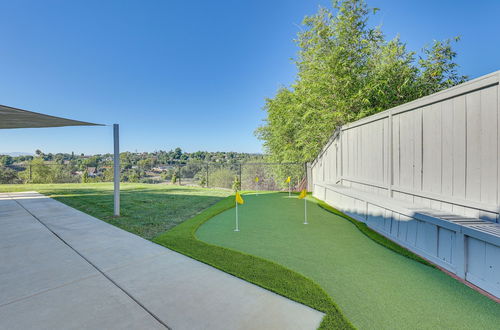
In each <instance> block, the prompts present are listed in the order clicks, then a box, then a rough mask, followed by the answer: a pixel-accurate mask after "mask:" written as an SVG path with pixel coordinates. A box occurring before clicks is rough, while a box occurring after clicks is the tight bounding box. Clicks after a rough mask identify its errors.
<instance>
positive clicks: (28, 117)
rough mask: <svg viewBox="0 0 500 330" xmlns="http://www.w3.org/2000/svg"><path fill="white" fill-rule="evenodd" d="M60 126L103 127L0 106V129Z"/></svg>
mask: <svg viewBox="0 0 500 330" xmlns="http://www.w3.org/2000/svg"><path fill="white" fill-rule="evenodd" d="M62 126H103V125H102V124H94V123H87V122H84V121H78V120H72V119H66V118H61V117H54V116H49V115H44V114H42V113H37V112H32V111H27V110H22V109H17V108H12V107H8V106H5V105H0V129H3V128H36V127H62Z"/></svg>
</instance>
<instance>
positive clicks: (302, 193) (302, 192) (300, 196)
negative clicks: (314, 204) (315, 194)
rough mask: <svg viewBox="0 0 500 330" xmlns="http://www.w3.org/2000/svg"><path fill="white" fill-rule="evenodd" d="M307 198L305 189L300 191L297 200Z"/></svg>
mask: <svg viewBox="0 0 500 330" xmlns="http://www.w3.org/2000/svg"><path fill="white" fill-rule="evenodd" d="M306 196H307V191H306V190H305V189H302V191H301V192H300V195H299V199H302V198H305V197H306Z"/></svg>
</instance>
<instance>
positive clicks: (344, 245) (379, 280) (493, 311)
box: [196, 193, 500, 329]
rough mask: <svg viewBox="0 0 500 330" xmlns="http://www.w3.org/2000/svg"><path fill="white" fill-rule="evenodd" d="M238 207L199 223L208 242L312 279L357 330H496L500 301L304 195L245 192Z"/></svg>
mask: <svg viewBox="0 0 500 330" xmlns="http://www.w3.org/2000/svg"><path fill="white" fill-rule="evenodd" d="M244 199H245V204H244V205H241V206H240V207H239V212H240V213H239V214H240V230H241V231H240V232H234V231H233V229H234V212H235V210H234V209H231V210H228V211H225V212H223V213H220V214H218V215H216V216H215V217H213V218H212V219H210V220H209V221H207V222H206V223H204V224H203V225H202V226H201V227H200V228H199V229H198V231H197V232H196V236H197V237H198V238H199V239H200V240H202V241H205V242H207V243H210V244H214V245H218V246H222V247H226V248H230V249H234V250H237V251H241V252H244V253H248V254H251V255H255V256H258V257H261V258H264V259H267V260H270V261H273V262H276V263H278V264H281V265H283V266H285V267H287V268H290V269H292V270H294V271H296V272H298V273H300V274H302V275H304V276H306V277H308V278H310V279H312V280H313V281H314V282H316V283H318V284H319V285H320V286H321V287H322V288H323V289H324V290H325V291H326V292H327V293H328V294H329V295H330V296H331V297H332V298H333V300H334V301H335V303H336V304H337V305H338V306H339V307H340V309H341V310H342V312H343V313H344V315H346V317H347V318H348V319H349V320H350V321H351V322H352V323H353V324H354V326H356V327H358V328H362V329H417V328H418V329H430V328H432V329H435V328H441V329H442V328H446V329H496V328H498V327H499V325H500V305H499V304H497V303H495V302H493V301H491V300H489V299H488V298H486V297H484V296H482V295H480V294H479V293H477V292H475V291H474V290H472V289H470V288H468V287H467V286H465V285H463V284H461V283H460V282H458V281H456V280H455V279H453V278H451V277H449V276H448V275H446V274H444V273H442V272H441V271H439V270H437V269H435V268H432V267H429V266H426V265H423V264H421V263H419V262H416V261H414V260H411V259H409V258H405V257H403V256H401V255H399V254H397V253H395V252H393V251H391V250H389V249H387V248H385V247H383V246H381V245H379V244H377V243H375V242H374V241H372V240H370V239H369V238H367V237H366V236H365V235H363V234H362V233H361V232H360V231H359V230H358V229H357V228H356V227H355V226H354V225H353V224H352V223H351V222H349V221H347V220H346V219H344V218H342V217H340V216H337V215H334V214H332V213H330V212H327V211H326V210H324V209H322V208H320V207H319V206H318V205H317V203H316V201H314V200H313V199H309V201H308V211H309V224H308V225H304V224H303V214H304V209H303V208H304V202H303V201H302V200H298V199H297V198H296V196H293V197H292V198H288V195H287V194H283V193H274V194H262V195H252V194H250V195H245V196H244Z"/></svg>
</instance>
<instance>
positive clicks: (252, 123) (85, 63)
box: [0, 0, 500, 154]
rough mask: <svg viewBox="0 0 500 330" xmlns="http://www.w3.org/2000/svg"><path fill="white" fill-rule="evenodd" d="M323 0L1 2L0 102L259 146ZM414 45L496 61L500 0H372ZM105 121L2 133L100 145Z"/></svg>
mask: <svg viewBox="0 0 500 330" xmlns="http://www.w3.org/2000/svg"><path fill="white" fill-rule="evenodd" d="M328 4H329V1H323V0H272V1H269V0H248V1H244V0H238V1H229V0H226V1H222V0H221V1H206V0H197V1H183V0H168V1H167V0H158V1H153V0H148V1H127V0H120V1H108V0H106V1H62V0H61V1H52V0H44V1H38V0H37V1H23V0H19V1H17V0H16V1H12V0H0V12H1V13H2V19H1V20H0V104H4V105H9V106H13V107H19V108H23V109H27V110H32V111H37V112H42V113H47V114H51V115H56V116H64V117H69V118H74V119H79V120H85V121H94V122H98V123H105V124H112V123H115V122H117V123H119V124H120V125H121V138H122V150H128V151H135V150H138V151H153V150H159V149H163V150H169V149H171V148H175V147H177V146H180V147H181V148H182V149H184V150H186V151H196V150H209V151H216V150H221V151H243V152H260V151H261V143H260V141H258V140H257V139H256V138H255V137H254V135H253V131H254V129H255V128H256V127H257V126H258V125H259V124H260V122H261V120H262V119H263V118H264V112H263V111H262V110H261V108H262V106H263V104H264V99H265V98H266V97H271V96H273V95H274V93H275V91H276V90H277V88H278V87H279V86H280V85H287V84H289V83H291V82H292V81H293V79H294V75H295V67H294V65H293V64H292V62H291V61H290V58H292V57H294V55H295V53H296V51H297V49H296V47H295V45H294V43H293V42H292V40H293V38H294V37H295V35H296V33H297V31H298V30H299V23H300V22H301V20H302V18H303V16H304V15H306V14H313V13H314V12H316V10H317V8H318V6H319V5H328ZM368 4H369V5H370V6H372V7H379V8H380V9H381V11H380V12H379V13H378V14H377V15H376V17H375V18H374V19H373V21H372V23H373V24H382V25H383V30H384V32H385V33H386V34H387V36H388V37H393V36H395V35H396V34H398V33H399V34H400V36H401V38H402V40H404V41H406V42H407V43H408V46H409V48H410V49H413V50H417V51H418V50H420V49H421V47H422V46H423V45H424V44H426V43H429V42H431V41H432V40H433V39H444V38H448V37H453V36H456V35H460V36H461V37H462V41H461V42H460V43H459V44H458V45H457V46H456V50H457V51H458V53H459V57H458V59H457V61H458V63H459V64H460V65H461V72H462V73H463V74H467V75H469V76H470V77H477V76H481V75H483V74H487V73H490V72H492V71H495V70H499V69H500V57H499V56H500V1H498V0H491V1H486V0H482V1H459V0H446V1H445V0H441V1H435V0H434V1H427V0H425V1H423V0H419V1H396V0H391V1H388V0H368ZM111 137H112V133H111V128H110V127H75V128H51V129H23V130H3V131H0V152H13V151H27V152H33V151H34V150H35V149H37V148H40V149H42V150H43V151H45V152H71V151H75V152H77V153H81V152H84V153H86V154H90V153H104V152H110V151H111V150H112V142H111Z"/></svg>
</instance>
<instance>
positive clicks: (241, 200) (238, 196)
mask: <svg viewBox="0 0 500 330" xmlns="http://www.w3.org/2000/svg"><path fill="white" fill-rule="evenodd" d="M235 198H236V203H238V204H243V203H245V201H244V200H243V198H241V195H240V193H239V192H236V196H235Z"/></svg>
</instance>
